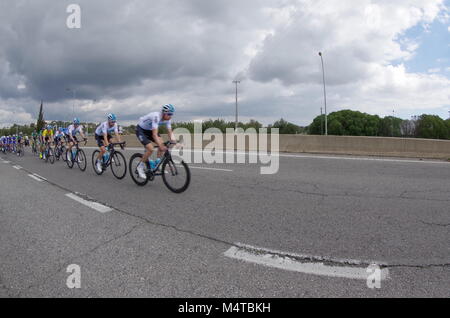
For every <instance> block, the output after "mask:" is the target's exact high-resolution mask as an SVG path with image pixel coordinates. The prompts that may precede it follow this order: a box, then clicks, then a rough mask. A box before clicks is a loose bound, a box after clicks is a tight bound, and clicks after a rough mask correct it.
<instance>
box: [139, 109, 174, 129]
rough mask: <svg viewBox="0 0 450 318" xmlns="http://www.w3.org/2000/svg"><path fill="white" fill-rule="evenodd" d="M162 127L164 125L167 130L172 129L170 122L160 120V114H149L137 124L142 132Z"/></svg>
mask: <svg viewBox="0 0 450 318" xmlns="http://www.w3.org/2000/svg"><path fill="white" fill-rule="evenodd" d="M164 125H166V127H167V129H172V120H162V114H161V113H160V112H154V113H150V114H148V115H146V116H144V117H141V118H140V119H139V124H138V126H139V127H141V128H142V129H144V130H154V129H158V128H159V126H164Z"/></svg>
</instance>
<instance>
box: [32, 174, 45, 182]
mask: <svg viewBox="0 0 450 318" xmlns="http://www.w3.org/2000/svg"><path fill="white" fill-rule="evenodd" d="M33 175H34V176H35V177H38V178H39V179H42V180H44V181H47V179H45V178H44V177H41V176H40V175H38V174H37V173H33Z"/></svg>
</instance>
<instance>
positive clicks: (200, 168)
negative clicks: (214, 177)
mask: <svg viewBox="0 0 450 318" xmlns="http://www.w3.org/2000/svg"><path fill="white" fill-rule="evenodd" d="M189 168H190V169H199V170H211V171H224V172H233V170H230V169H218V168H204V167H193V166H189Z"/></svg>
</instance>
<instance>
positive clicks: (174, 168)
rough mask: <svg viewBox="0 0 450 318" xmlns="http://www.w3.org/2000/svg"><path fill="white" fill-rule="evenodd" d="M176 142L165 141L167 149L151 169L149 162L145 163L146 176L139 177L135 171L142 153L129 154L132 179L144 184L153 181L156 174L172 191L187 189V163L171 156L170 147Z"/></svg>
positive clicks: (188, 173) (178, 191)
mask: <svg viewBox="0 0 450 318" xmlns="http://www.w3.org/2000/svg"><path fill="white" fill-rule="evenodd" d="M175 144H176V143H173V142H170V141H167V142H165V143H164V145H165V146H166V147H167V151H166V152H165V153H164V155H163V156H162V158H161V162H160V163H159V164H158V165H157V166H156V167H155V169H151V167H150V163H149V162H147V163H146V165H145V174H146V178H145V179H141V178H140V177H139V173H138V171H137V167H138V165H139V164H140V162H141V161H142V157H143V155H142V154H141V153H136V154H134V155H132V156H131V158H130V163H129V169H130V175H131V178H132V179H133V181H134V182H135V183H136V184H137V185H138V186H145V185H146V184H147V183H148V182H149V181H154V180H155V177H156V176H162V179H163V181H164V184H165V185H166V187H167V188H168V189H169V190H170V191H172V192H174V193H182V192H184V191H186V190H187V188H188V187H189V184H190V182H191V172H190V170H189V167H188V165H187V164H186V163H185V162H184V161H183V160H181V159H178V158H174V157H172V154H171V148H172V147H173V146H174V145H175Z"/></svg>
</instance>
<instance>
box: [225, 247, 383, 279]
mask: <svg viewBox="0 0 450 318" xmlns="http://www.w3.org/2000/svg"><path fill="white" fill-rule="evenodd" d="M238 246H239V245H238ZM240 246H242V247H240ZM240 246H239V247H236V246H233V247H231V248H230V249H229V250H227V251H226V252H225V253H224V255H225V256H226V257H229V258H232V259H237V260H241V261H245V262H250V263H255V264H260V265H263V266H267V267H273V268H278V269H282V270H287V271H293V272H299V273H304V274H312V275H319V276H328V277H340V278H349V279H361V280H367V278H368V276H369V273H367V267H368V265H363V264H362V263H363V262H360V261H355V260H339V261H336V262H339V263H341V264H342V265H341V264H336V265H326V264H325V263H326V260H325V259H323V261H322V260H321V258H320V257H311V256H305V255H297V254H292V253H283V252H277V251H271V250H267V249H261V248H256V247H251V246H246V245H240ZM311 259H313V260H314V259H317V261H311ZM301 260H305V261H301ZM371 263H372V264H374V265H375V264H377V262H371ZM347 264H348V265H347ZM377 265H382V264H379V263H378V264H377ZM387 278H389V270H388V269H387V268H382V269H381V280H385V279H387Z"/></svg>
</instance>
